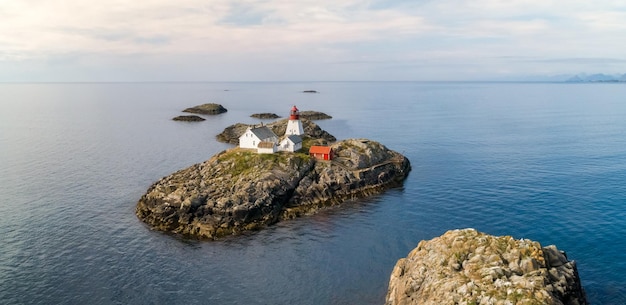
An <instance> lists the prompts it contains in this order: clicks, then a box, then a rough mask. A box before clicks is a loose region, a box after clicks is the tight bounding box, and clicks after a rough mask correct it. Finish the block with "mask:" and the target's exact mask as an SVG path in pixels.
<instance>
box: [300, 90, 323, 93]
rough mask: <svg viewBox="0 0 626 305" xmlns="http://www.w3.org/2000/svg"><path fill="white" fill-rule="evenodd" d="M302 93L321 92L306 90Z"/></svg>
mask: <svg viewBox="0 0 626 305" xmlns="http://www.w3.org/2000/svg"><path fill="white" fill-rule="evenodd" d="M302 93H319V92H317V91H315V90H304V91H302Z"/></svg>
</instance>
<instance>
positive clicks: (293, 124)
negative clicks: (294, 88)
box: [285, 105, 304, 136]
mask: <svg viewBox="0 0 626 305" xmlns="http://www.w3.org/2000/svg"><path fill="white" fill-rule="evenodd" d="M303 134H304V128H303V127H302V122H301V121H300V111H299V110H298V108H297V107H296V105H294V106H293V107H292V108H291V111H290V113H289V121H288V122H287V131H285V135H286V136H287V135H298V136H300V135H303Z"/></svg>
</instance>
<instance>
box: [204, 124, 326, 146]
mask: <svg viewBox="0 0 626 305" xmlns="http://www.w3.org/2000/svg"><path fill="white" fill-rule="evenodd" d="M288 121H289V119H282V120H279V121H276V122H272V123H269V124H267V125H266V126H267V127H269V128H270V129H272V131H273V132H274V133H275V134H278V135H282V134H285V131H286V130H287V122H288ZM300 121H302V127H303V128H304V136H305V137H309V138H314V139H320V140H323V141H326V142H327V143H329V142H334V141H336V140H337V139H336V138H335V137H334V136H333V135H331V134H330V133H328V132H327V131H325V130H323V129H322V128H320V127H319V125H317V124H315V123H314V122H313V121H311V120H308V119H302V118H301V119H300ZM250 126H251V125H248V124H242V123H237V124H234V125H230V126H228V127H226V128H224V130H223V131H222V132H221V133H220V134H218V135H217V136H216V138H217V140H218V141H220V142H223V143H229V144H233V145H237V144H239V136H241V135H242V134H244V133H245V132H246V129H247V128H248V127H250Z"/></svg>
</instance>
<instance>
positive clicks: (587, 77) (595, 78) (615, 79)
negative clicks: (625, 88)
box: [565, 73, 626, 83]
mask: <svg viewBox="0 0 626 305" xmlns="http://www.w3.org/2000/svg"><path fill="white" fill-rule="evenodd" d="M565 81H566V82H568V83H621V82H626V74H622V75H619V74H616V75H609V74H602V73H599V74H578V75H574V76H572V77H570V78H568V79H567V80H565Z"/></svg>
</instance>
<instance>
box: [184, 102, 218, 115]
mask: <svg viewBox="0 0 626 305" xmlns="http://www.w3.org/2000/svg"><path fill="white" fill-rule="evenodd" d="M226 111H228V110H226V108H224V107H223V106H222V105H220V104H215V103H207V104H202V105H198V106H195V107H191V108H187V109H185V110H183V112H189V113H195V114H208V115H214V114H220V113H224V112H226Z"/></svg>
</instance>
